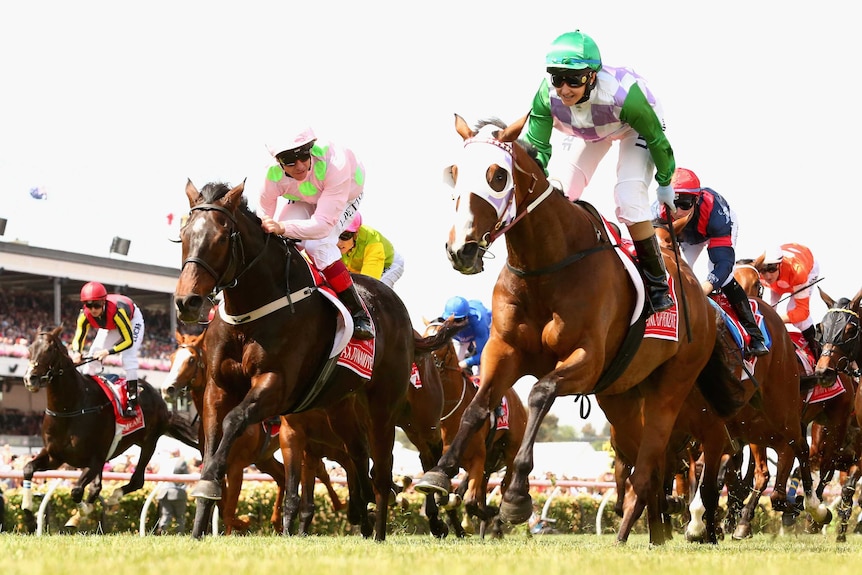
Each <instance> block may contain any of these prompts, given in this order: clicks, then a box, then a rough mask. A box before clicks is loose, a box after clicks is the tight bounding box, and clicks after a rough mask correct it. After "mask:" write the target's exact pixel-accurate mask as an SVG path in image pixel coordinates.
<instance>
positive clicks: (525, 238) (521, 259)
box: [505, 186, 599, 270]
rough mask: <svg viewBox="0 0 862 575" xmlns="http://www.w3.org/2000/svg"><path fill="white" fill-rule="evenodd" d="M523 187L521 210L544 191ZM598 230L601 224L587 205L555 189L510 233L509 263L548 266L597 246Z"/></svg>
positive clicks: (525, 267) (519, 199) (523, 266)
mask: <svg viewBox="0 0 862 575" xmlns="http://www.w3.org/2000/svg"><path fill="white" fill-rule="evenodd" d="M519 188H520V189H519V190H518V191H516V193H517V194H518V197H517V198H516V202H517V205H518V211H519V212H520V211H521V210H524V209H526V206H527V205H528V204H529V203H530V202H531V201H532V200H533V196H536V195H537V194H539V193H541V192H542V191H543V190H536V191H534V192H533V193H532V194H528V193H527V192H525V191H524V190H526V188H525V187H522V186H519ZM597 232H598V228H597V224H596V223H595V222H594V221H593V220H592V218H591V217H590V216H589V214H588V213H587V211H586V210H585V209H584V208H582V207H580V206H576V205H573V204H572V203H571V202H569V200H568V199H567V198H566V197H565V196H564V195H562V194H560V193H558V192H556V191H554V192H552V193H551V195H550V196H549V197H548V198H547V199H545V200H544V201H543V202H542V203H541V204H540V205H539V206H538V207H537V208H536V209H535V210H534V211H532V212H530V213H529V214H526V215H525V216H524V217H523V218H521V219H520V220H519V221H518V222H516V223H515V225H514V226H512V227H511V228H510V229H509V230H508V231H507V232H506V234H505V237H506V245H507V248H508V252H509V263H510V264H511V265H512V266H513V267H515V268H520V269H523V270H536V269H542V268H545V267H547V266H550V265H553V264H556V263H559V262H560V261H562V260H563V259H565V258H566V257H567V256H569V255H571V254H573V253H576V252H578V251H581V250H585V249H589V248H590V247H593V246H595V245H597V244H598V243H599V239H598V233H597Z"/></svg>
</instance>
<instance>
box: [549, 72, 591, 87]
mask: <svg viewBox="0 0 862 575" xmlns="http://www.w3.org/2000/svg"><path fill="white" fill-rule="evenodd" d="M589 79H590V72H582V73H580V74H551V85H552V86H553V87H554V88H559V87H560V86H562V85H563V84H567V85H568V86H570V87H572V88H580V87H581V86H583V85H585V84H586V83H587V82H588V81H589Z"/></svg>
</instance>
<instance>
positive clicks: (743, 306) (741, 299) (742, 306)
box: [721, 279, 769, 355]
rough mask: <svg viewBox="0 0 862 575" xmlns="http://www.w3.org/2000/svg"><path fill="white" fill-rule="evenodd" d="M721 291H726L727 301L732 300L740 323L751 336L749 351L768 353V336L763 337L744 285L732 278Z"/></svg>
mask: <svg viewBox="0 0 862 575" xmlns="http://www.w3.org/2000/svg"><path fill="white" fill-rule="evenodd" d="M721 291H722V292H724V295H725V297H727V301H729V302H730V305H731V306H732V307H733V311H735V312H736V317H737V318H739V323H741V324H742V327H744V328H745V331H747V332H748V335H750V336H751V341H750V342H749V344H748V353H750V354H751V355H766V354H767V353H769V348H768V347H766V338H765V337H763V332H762V331H760V327H758V325H757V321H756V320H755V319H754V314H753V313H751V305H750V304H749V303H748V296H747V295H746V294H745V291H744V290H743V289H742V286H740V285H739V284H738V283H736V280H733V279H732V280H730V282H729V283H728V284H727V285H725V286H724V287H722V288H721Z"/></svg>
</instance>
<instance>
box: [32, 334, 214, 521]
mask: <svg viewBox="0 0 862 575" xmlns="http://www.w3.org/2000/svg"><path fill="white" fill-rule="evenodd" d="M62 332H63V326H58V327H56V328H54V329H53V330H51V331H40V332H39V333H37V334H36V337H35V338H34V339H33V343H32V344H30V349H29V352H30V358H29V361H28V364H27V371H26V372H25V373H24V386H25V387H26V388H27V390H28V391H31V392H33V393H37V392H39V391H40V390H42V389H45V391H46V392H47V393H48V407H47V409H45V416H44V418H43V419H42V441H43V442H44V447H43V448H42V450H41V451H40V452H39V453H38V454H37V455H36V456H35V457H34V458H33V459H32V460H31V461H30V462H29V463H27V465H25V466H24V493H23V495H22V503H21V507H22V508H23V509H24V510H25V511H26V512H28V513H29V512H30V509H31V507H32V494H31V490H30V482H31V481H32V479H33V474H34V473H36V472H37V471H45V470H48V469H57V468H58V467H60V466H61V465H63V464H66V465H69V466H71V467H77V468H80V469H81V476H80V477H79V478H78V481H77V482H76V483H75V486H74V487H72V493H71V495H72V501H74V502H75V503H76V504H78V510H79V514H78V515H75V516H74V517H72V518H71V519H70V520H69V523H67V524H66V526H67V527H68V528H72V529H74V528H77V526H78V522H79V521H80V518H81V517H82V516H86V515H88V514H89V513H90V512H91V511H92V509H93V503H94V502H95V501H96V499H97V498H98V497H99V494H100V493H101V491H102V471H103V470H104V467H105V462H106V461H109V460H110V459H112V458H113V457H115V456H117V455H119V454H121V453H123V452H124V451H126V450H127V449H128V448H129V447H131V446H132V445H137V446H139V447H140V448H141V451H140V455H139V456H138V463H137V465H136V467H135V471H134V473H132V477H131V478H130V479H129V482H128V483H127V484H126V485H123V486H122V487H119V488H117V489H116V490H114V492H113V493H111V495H110V497H109V498H108V500H107V502H106V504H107V505H116V504H117V503H119V501H120V498H121V497H123V496H124V495H126V494H128V493H131V492H132V491H136V490H138V489H140V488H141V487H143V486H144V473H145V472H146V470H147V463H149V461H150V458H151V457H152V456H153V453H154V452H155V450H156V443H157V442H158V439H159V437H161V436H162V435H170V436H171V437H173V438H175V439H178V440H180V441H182V442H183V443H185V444H186V445H190V446H193V447H196V448H197V447H198V434H197V429H195V428H194V427H192V425H191V424H190V423H189V422H188V421H186V420H185V418H183V417H182V416H181V415H179V414H178V413H174V412H170V411H168V407H167V405H166V404H165V402H164V400H163V399H162V397H161V395H160V394H159V392H158V391H156V390H155V389H154V388H153V386H151V385H150V384H149V383H147V382H146V381H140V382H139V383H138V385H139V386H140V387H139V391H138V408H137V411H138V414H137V416H136V417H135V418H134V419H123V420H117V417H116V416H117V413H118V410H119V409H120V408H119V407H118V405H117V404H116V402H115V401H113V400H112V398H111V397H109V396H108V395H107V393H106V391H105V387H104V386H107V385H110V384H108V383H104V386H103V385H102V384H100V383H99V382H98V381H97V380H96V377H98V376H89V375H84V374H82V373H81V372H79V371H78V370H77V369H75V368H76V365H75V363H74V362H73V361H72V358H71V357H69V351H68V349H67V348H66V346H65V345H64V344H63V342H62V341H61V340H60V334H61V333H62ZM91 484H92V485H91ZM88 485H91V486H90V491H89V495H88V496H87V498H86V500H84V489H85V488H86V487H87V486H88Z"/></svg>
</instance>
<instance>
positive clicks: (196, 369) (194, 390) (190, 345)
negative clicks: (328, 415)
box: [162, 332, 341, 535]
mask: <svg viewBox="0 0 862 575" xmlns="http://www.w3.org/2000/svg"><path fill="white" fill-rule="evenodd" d="M203 337H204V334H203V332H202V333H200V334H197V335H194V334H181V333H179V332H177V334H176V340H177V349H176V350H174V352H173V353H172V354H171V368H170V371H169V372H168V375H167V377H166V378H165V380H164V382H163V383H162V394H163V395H164V396H165V399H166V400H167V401H169V402H172V401H175V399H176V397H177V395H178V394H179V393H182V392H184V391H187V392H188V393H189V394H190V395H191V398H192V402H193V403H194V405H195V409H196V410H197V411H198V413H200V412H201V411H202V410H203V397H204V389H205V387H206V365H207V358H206V351H205V350H204V347H203ZM309 413H312V412H309ZM289 417H294V416H289ZM296 417H301V416H299V415H298V416H296ZM324 419H325V416H324ZM297 423H298V422H297ZM327 425H328V421H327ZM277 449H279V436H278V434H276V435H271V434H270V432H269V428H268V427H267V426H265V425H263V424H261V425H250V426H248V428H247V429H246V430H245V432H244V433H243V434H242V435H241V436H240V437H239V439H237V441H236V443H235V444H234V446H233V448H232V449H231V452H230V456H229V457H228V471H227V474H226V475H225V496H224V497H223V498H222V499H221V500H220V501H219V511H220V513H221V517H222V521H223V522H224V525H225V533H226V534H227V535H230V534H231V533H233V532H234V531H238V532H241V533H244V532H246V531H248V527H249V522H248V521H246V520H243V519H240V518H239V517H237V515H236V509H237V502H238V501H239V496H240V491H241V488H242V481H243V472H244V470H245V468H247V467H248V466H249V465H252V464H254V465H255V466H256V467H257V468H258V469H259V470H260V471H262V472H264V473H267V474H269V475H271V476H272V478H273V479H274V480H275V482H276V484H277V485H278V495H277V497H276V499H275V501H274V503H273V509H272V517H271V518H270V523H271V525H272V526H273V529H274V530H275V531H277V532H281V531H282V528H283V521H282V505H286V504H285V499H284V492H285V475H284V465H282V462H281V461H279V460H278V459H276V458H275V457H274V454H275V451H276V450H277ZM308 465H309V466H310V469H311V470H312V488H313V485H314V479H315V475H317V476H318V477H319V478H320V481H321V482H322V483H323V484H324V485H325V486H326V489H327V491H328V492H329V495H330V497H331V498H332V503H333V507H334V508H335V509H336V510H338V509H340V508H341V500H340V499H339V497H338V494H337V493H335V490H334V489H333V487H332V482H331V481H330V479H329V475H328V474H327V473H318V472H319V471H320V469H321V468H322V466H323V462H322V461H321V460H320V459H319V458H318V459H317V460H316V461H315V460H311V461H309V462H308ZM324 470H325V468H324ZM312 504H313V500H312ZM297 512H298V509H297ZM295 516H296V515H295V513H294V515H293V516H292V518H295ZM292 523H293V522H292V521H291V522H289V523H288V524H292Z"/></svg>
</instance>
